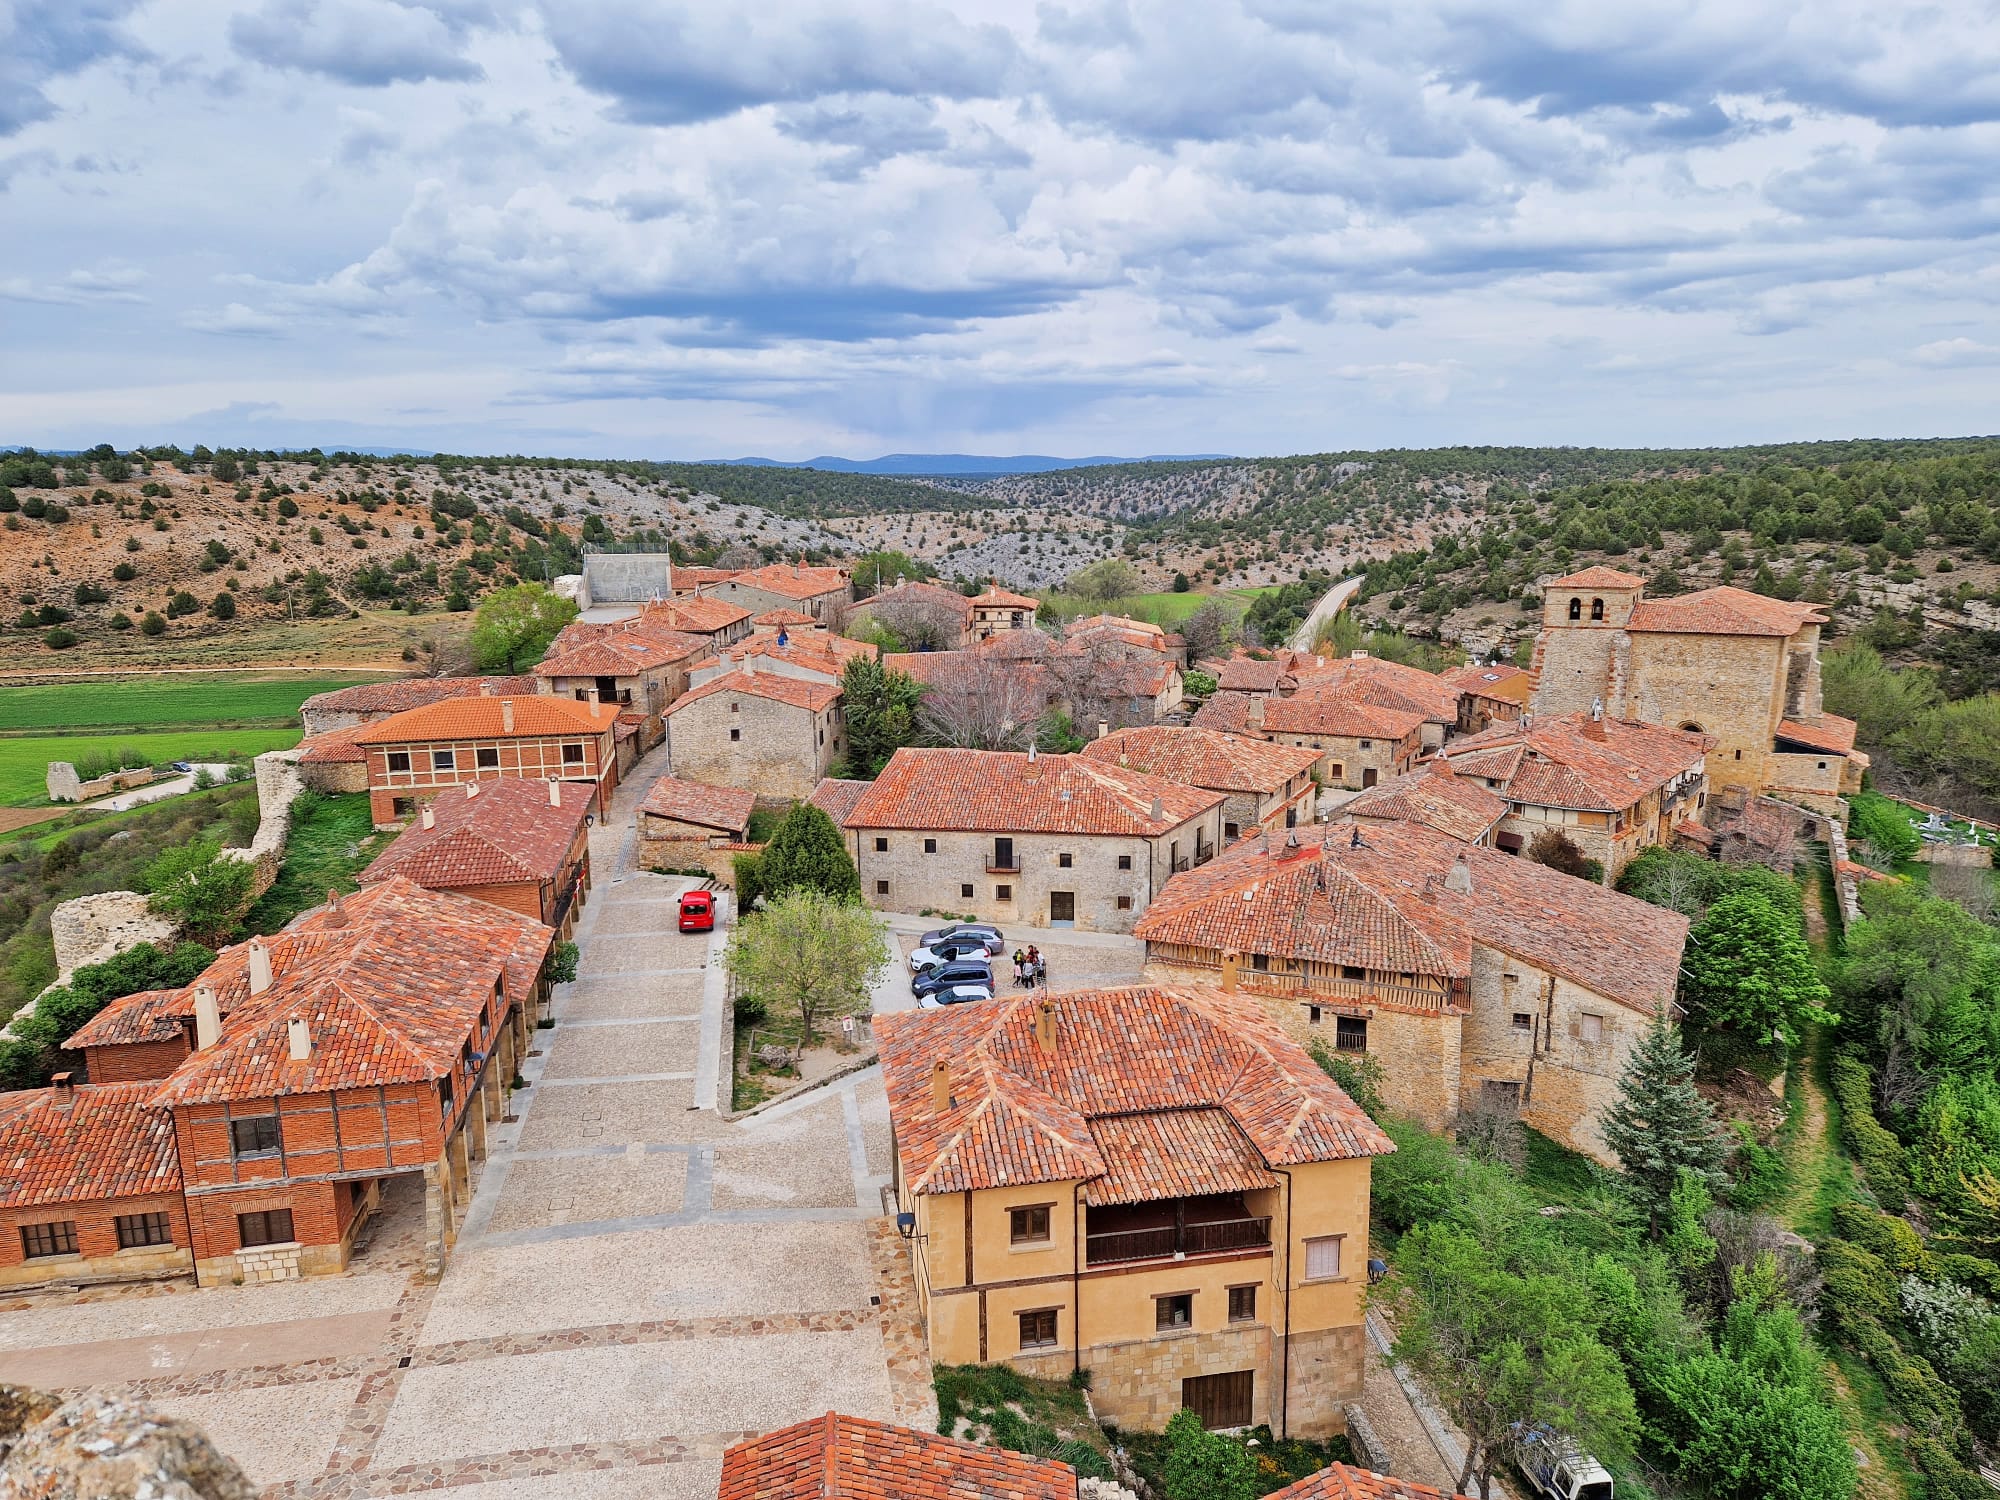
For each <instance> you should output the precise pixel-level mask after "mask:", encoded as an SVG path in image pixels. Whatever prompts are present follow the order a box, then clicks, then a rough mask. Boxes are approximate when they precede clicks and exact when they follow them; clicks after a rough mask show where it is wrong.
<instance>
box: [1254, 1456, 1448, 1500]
mask: <svg viewBox="0 0 2000 1500" xmlns="http://www.w3.org/2000/svg"><path fill="white" fill-rule="evenodd" d="M1264 1500H1469V1497H1467V1496H1464V1495H1460V1494H1458V1493H1457V1492H1456V1491H1453V1490H1440V1489H1433V1488H1432V1487H1431V1486H1430V1485H1427V1484H1417V1483H1416V1482H1415V1481H1413V1480H1408V1479H1394V1478H1391V1477H1390V1476H1389V1475H1387V1474H1377V1473H1376V1472H1375V1471H1374V1470H1373V1469H1358V1468H1356V1467H1354V1465H1352V1464H1334V1465H1332V1466H1331V1467H1330V1468H1325V1469H1321V1470H1320V1471H1319V1472H1318V1473H1317V1474H1308V1475H1307V1476H1306V1477H1305V1478H1304V1479H1300V1480H1297V1481H1295V1482H1294V1483H1291V1484H1288V1485H1286V1486H1285V1487H1284V1488H1283V1489H1281V1490H1273V1491H1272V1492H1271V1493H1270V1494H1269V1495H1266V1496H1265V1497H1264Z"/></svg>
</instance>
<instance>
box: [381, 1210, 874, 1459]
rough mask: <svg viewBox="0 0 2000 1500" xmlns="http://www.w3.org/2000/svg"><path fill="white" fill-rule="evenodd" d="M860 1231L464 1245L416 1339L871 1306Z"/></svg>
mask: <svg viewBox="0 0 2000 1500" xmlns="http://www.w3.org/2000/svg"><path fill="white" fill-rule="evenodd" d="M865 1231H866V1226H865V1225H864V1224H863V1223H862V1222H860V1221H859V1220H854V1221H850V1222H833V1223H809V1224H784V1223H778V1224H699V1225H693V1224H690V1225H679V1226H674V1227H671V1228H665V1229H644V1230H629V1231H624V1232H618V1231H615V1230H612V1231H608V1232H606V1233H603V1234H596V1235H590V1236H588V1237H585V1238H581V1239H565V1240H549V1241H542V1242H538V1243H533V1244H525V1245H503V1246H492V1247H482V1246H475V1247H473V1248H471V1249H464V1248H461V1249H460V1251H459V1252H458V1254H457V1255H456V1256H455V1257H454V1259H453V1261H452V1267H451V1274H450V1275H448V1276H447V1277H446V1278H445V1280H444V1284H443V1285H442V1286H440V1287H439V1288H438V1294H437V1300H436V1301H435V1302H433V1303H432V1304H431V1311H430V1316H429V1318H427V1319H426V1320H425V1323H424V1330H423V1334H422V1337H421V1340H420V1342H421V1343H423V1344H442V1343H449V1342H452V1341H454V1340H457V1339H472V1338H493V1337H497V1336H499V1335H501V1334H511V1333H533V1332H542V1331H552V1330H558V1329H564V1328H588V1327H590V1326H591V1325H593V1324H600V1323H639V1322H644V1321H646V1320H648V1319H653V1318H701V1317H730V1316H740V1317H755V1316H757V1315H759V1314H772V1313H790V1312H800V1313H803V1312H827V1311H833V1310H837V1309H842V1308H865V1307H867V1306H868V1305H869V1304H868V1299H869V1297H870V1296H872V1295H874V1294H875V1291H876V1288H875V1285H874V1275H873V1272H872V1270H871V1266H870V1262H869V1257H868V1251H867V1248H866V1245H867V1242H866V1238H865ZM822 1411H824V1408H822ZM711 1425H712V1424H711Z"/></svg>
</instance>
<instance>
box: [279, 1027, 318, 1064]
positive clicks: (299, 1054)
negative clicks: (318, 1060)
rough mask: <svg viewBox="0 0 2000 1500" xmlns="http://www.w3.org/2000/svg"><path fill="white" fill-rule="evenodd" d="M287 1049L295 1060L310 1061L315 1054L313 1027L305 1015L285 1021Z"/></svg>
mask: <svg viewBox="0 0 2000 1500" xmlns="http://www.w3.org/2000/svg"><path fill="white" fill-rule="evenodd" d="M285 1050H286V1053H287V1055H289V1056H290V1058H291V1059H292V1061H293V1062H306V1061H309V1060H310V1059H311V1057H312V1055H313V1037H312V1028H311V1027H310V1026H308V1025H306V1018H305V1017H304V1016H293V1017H292V1018H291V1020H289V1021H287V1022H285Z"/></svg>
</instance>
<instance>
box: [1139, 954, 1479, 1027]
mask: <svg viewBox="0 0 2000 1500" xmlns="http://www.w3.org/2000/svg"><path fill="white" fill-rule="evenodd" d="M1146 956H1147V957H1148V958H1149V959H1156V960H1158V961H1159V962H1161V963H1163V964H1167V965H1170V966H1171V967H1173V968H1176V969H1207V970H1212V971H1214V972H1215V973H1216V974H1217V975H1218V976H1219V975H1220V973H1221V970H1222V963H1221V959H1220V956H1219V955H1218V954H1217V953H1216V951H1215V950H1214V949H1213V948H1198V947H1193V946H1191V945H1189V944H1185V943H1149V944H1148V945H1147V947H1146ZM1237 972H1238V978H1239V980H1240V982H1241V983H1242V984H1243V986H1244V987H1245V988H1246V989H1253V990H1255V991H1256V992H1257V993H1258V994H1260V995H1296V996H1297V997H1299V998H1300V999H1302V1000H1315V1001H1316V1000H1324V1001H1325V1002H1326V1003H1328V1004H1330V1005H1342V1004H1349V1005H1353V1006H1357V1007H1359V1006H1365V1005H1373V1004H1382V1005H1400V1006H1403V1007H1405V1008H1407V1009H1410V1010H1438V1011H1452V1010H1463V1009H1465V1008H1466V1007H1467V1006H1468V1005H1469V1004H1470V1003H1471V995H1470V987H1469V985H1468V983H1467V982H1466V981H1464V980H1454V981H1452V982H1451V988H1450V989H1449V990H1445V989H1443V988H1435V987H1432V986H1428V985H1415V984H1396V983H1378V982H1377V981H1375V980H1372V979H1348V978H1343V977H1339V976H1336V975H1332V974H1317V973H1313V972H1311V971H1310V970H1307V971H1303V972H1302V971H1299V970H1286V969H1259V968H1256V967H1254V966H1253V964H1252V956H1251V955H1245V957H1244V959H1243V963H1242V967H1241V968H1240V969H1239V970H1238V971H1237Z"/></svg>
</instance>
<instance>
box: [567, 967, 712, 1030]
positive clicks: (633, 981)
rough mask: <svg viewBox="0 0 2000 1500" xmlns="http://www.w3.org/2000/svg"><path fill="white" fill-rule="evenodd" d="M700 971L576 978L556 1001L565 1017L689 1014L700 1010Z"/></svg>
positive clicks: (597, 1018)
mask: <svg viewBox="0 0 2000 1500" xmlns="http://www.w3.org/2000/svg"><path fill="white" fill-rule="evenodd" d="M701 985H702V976H701V975H700V974H699V973H688V974H653V975H646V976H643V977H636V978H620V977H605V978H599V979H592V980H590V981H589V982H588V983H585V982H582V981H579V982H578V983H576V984H573V985H570V986H569V987H568V993H567V994H566V995H564V996H563V998H562V999H561V1000H559V1001H558V1002H557V1004H556V1014H557V1015H558V1016H560V1017H562V1018H563V1019H564V1020H566V1021H567V1020H572V1019H573V1020H578V1021H590V1020H606V1021H609V1020H623V1019H627V1018H629V1017H632V1016H691V1015H695V1014H697V1013H698V1012H699V1011H700V1010H701Z"/></svg>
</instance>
